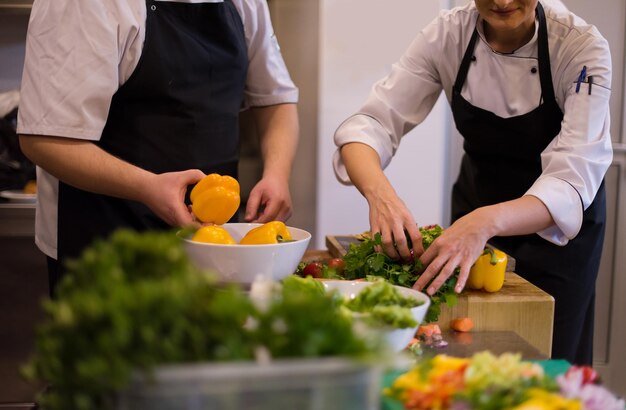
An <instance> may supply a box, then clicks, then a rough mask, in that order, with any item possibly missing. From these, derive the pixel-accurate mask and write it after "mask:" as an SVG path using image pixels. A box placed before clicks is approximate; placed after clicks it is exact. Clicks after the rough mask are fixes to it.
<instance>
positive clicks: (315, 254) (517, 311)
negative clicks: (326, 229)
mask: <svg viewBox="0 0 626 410" xmlns="http://www.w3.org/2000/svg"><path fill="white" fill-rule="evenodd" d="M357 242H358V239H357V238H356V237H355V236H354V235H334V236H327V237H326V245H327V247H328V252H324V251H309V252H307V255H305V256H306V257H307V258H306V259H308V260H309V261H310V260H315V259H316V260H324V259H326V258H330V257H341V256H343V255H345V252H346V251H347V249H348V248H349V246H350V243H357ZM509 260H510V261H512V264H510V265H507V273H506V275H505V278H504V285H503V286H502V289H501V290H500V291H499V292H495V293H488V292H484V291H478V290H470V289H467V290H464V291H463V292H462V293H461V294H460V295H459V297H458V303H457V304H456V306H453V307H449V306H447V305H443V306H442V307H441V314H440V316H439V322H438V323H439V326H440V327H441V329H442V330H446V329H449V328H450V325H449V324H450V321H451V320H452V319H455V318H457V317H470V318H472V320H473V321H474V330H473V331H477V332H480V331H513V332H515V333H517V334H518V335H519V336H521V337H522V338H524V339H525V340H526V341H527V342H528V343H530V344H531V345H533V346H534V347H535V348H537V349H538V350H539V351H540V352H541V353H542V354H544V355H545V356H546V357H550V354H551V346H552V323H553V320H554V298H553V297H552V296H550V295H549V294H547V293H546V292H544V291H543V290H541V289H539V288H538V287H536V286H535V285H533V284H532V283H530V282H528V281H527V280H525V279H524V278H522V277H521V276H519V275H518V274H516V273H515V272H514V271H513V269H514V267H515V260H514V259H513V258H510V257H509Z"/></svg>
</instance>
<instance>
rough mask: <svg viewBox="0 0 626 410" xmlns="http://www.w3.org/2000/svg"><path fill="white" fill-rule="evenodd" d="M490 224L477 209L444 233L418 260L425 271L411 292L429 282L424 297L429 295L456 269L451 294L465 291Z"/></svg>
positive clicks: (486, 238)
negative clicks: (456, 273) (456, 272)
mask: <svg viewBox="0 0 626 410" xmlns="http://www.w3.org/2000/svg"><path fill="white" fill-rule="evenodd" d="M490 220H491V217H490V215H489V213H488V211H487V210H486V209H485V208H478V209H477V210H475V211H474V212H471V213H469V214H467V215H466V216H464V217H463V218H460V219H459V220H457V221H456V222H455V223H454V224H452V226H450V227H449V228H447V229H445V230H444V231H443V233H442V234H441V236H439V237H438V238H437V239H435V241H434V242H433V243H432V244H431V245H430V246H429V247H428V249H427V250H426V251H425V252H424V253H423V254H422V256H421V257H420V261H422V263H423V264H424V266H426V270H425V271H424V273H423V274H422V275H421V276H420V278H419V279H418V280H417V282H415V284H414V285H413V288H415V289H417V290H422V289H423V288H424V287H425V286H427V285H429V282H430V281H431V280H432V283H430V285H429V286H428V289H427V290H426V293H428V294H429V295H432V294H434V293H435V292H436V291H437V290H438V289H439V288H440V287H441V285H443V284H444V282H445V281H446V280H447V279H448V278H449V277H450V276H451V275H452V274H453V273H454V270H455V269H456V268H457V267H458V268H460V273H459V279H458V281H457V285H456V287H455V288H454V290H455V292H457V293H460V292H461V291H462V290H463V288H464V287H465V282H467V277H468V276H469V271H470V268H471V267H472V265H473V264H474V262H476V260H477V259H478V257H479V256H480V254H481V253H482V251H483V250H484V248H485V244H486V243H487V240H489V238H490V236H489V234H488V227H489V223H490ZM433 278H434V279H433Z"/></svg>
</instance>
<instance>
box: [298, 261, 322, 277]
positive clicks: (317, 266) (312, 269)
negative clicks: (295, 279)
mask: <svg viewBox="0 0 626 410" xmlns="http://www.w3.org/2000/svg"><path fill="white" fill-rule="evenodd" d="M323 270H324V266H323V265H322V264H321V263H319V262H311V263H309V264H308V265H306V266H305V267H304V269H302V276H304V277H305V278H306V277H307V276H312V277H314V278H321V277H322V271H323Z"/></svg>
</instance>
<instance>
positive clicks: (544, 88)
mask: <svg viewBox="0 0 626 410" xmlns="http://www.w3.org/2000/svg"><path fill="white" fill-rule="evenodd" d="M535 11H536V13H537V18H538V19H539V33H538V44H537V49H538V57H539V79H540V81H541V94H542V96H543V102H551V101H555V100H556V97H555V96H554V86H553V84H552V71H551V68H550V52H549V50H548V25H547V23H546V14H545V13H544V11H543V6H542V5H541V3H540V2H537V9H536V10H535Z"/></svg>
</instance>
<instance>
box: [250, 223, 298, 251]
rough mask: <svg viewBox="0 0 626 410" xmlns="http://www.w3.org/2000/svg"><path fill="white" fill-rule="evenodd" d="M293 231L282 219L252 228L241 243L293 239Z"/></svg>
mask: <svg viewBox="0 0 626 410" xmlns="http://www.w3.org/2000/svg"><path fill="white" fill-rule="evenodd" d="M291 240H292V239H291V232H289V229H287V226H286V225H285V224H284V223H283V222H280V221H272V222H268V223H266V224H264V225H261V226H258V227H256V228H254V229H251V230H250V231H249V232H248V233H247V234H246V235H245V236H244V237H243V238H241V241H239V243H240V244H241V245H261V244H269V243H280V242H289V241H291Z"/></svg>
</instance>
